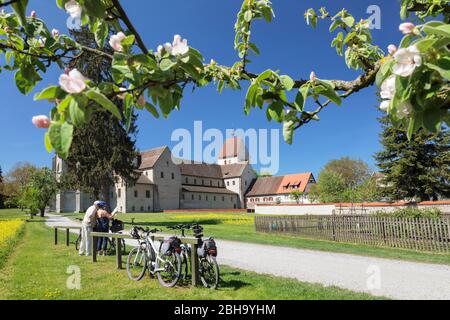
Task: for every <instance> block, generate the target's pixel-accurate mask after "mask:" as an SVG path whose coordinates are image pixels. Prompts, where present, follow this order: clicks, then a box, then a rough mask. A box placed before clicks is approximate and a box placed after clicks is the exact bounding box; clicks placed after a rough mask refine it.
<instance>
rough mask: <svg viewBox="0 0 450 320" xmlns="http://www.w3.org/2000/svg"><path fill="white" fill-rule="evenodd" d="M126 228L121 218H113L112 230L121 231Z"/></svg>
mask: <svg viewBox="0 0 450 320" xmlns="http://www.w3.org/2000/svg"><path fill="white" fill-rule="evenodd" d="M123 229H124V226H123V221H120V220H113V221H112V223H111V228H110V230H111V232H119V231H122V230H123Z"/></svg>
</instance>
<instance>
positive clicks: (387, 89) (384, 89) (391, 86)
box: [380, 75, 395, 100]
mask: <svg viewBox="0 0 450 320" xmlns="http://www.w3.org/2000/svg"><path fill="white" fill-rule="evenodd" d="M394 95H395V75H391V76H389V77H388V78H387V79H386V80H384V82H383V84H382V85H381V91H380V96H381V98H383V99H388V100H391V99H392V98H394Z"/></svg>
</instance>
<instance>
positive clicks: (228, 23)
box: [0, 0, 401, 174]
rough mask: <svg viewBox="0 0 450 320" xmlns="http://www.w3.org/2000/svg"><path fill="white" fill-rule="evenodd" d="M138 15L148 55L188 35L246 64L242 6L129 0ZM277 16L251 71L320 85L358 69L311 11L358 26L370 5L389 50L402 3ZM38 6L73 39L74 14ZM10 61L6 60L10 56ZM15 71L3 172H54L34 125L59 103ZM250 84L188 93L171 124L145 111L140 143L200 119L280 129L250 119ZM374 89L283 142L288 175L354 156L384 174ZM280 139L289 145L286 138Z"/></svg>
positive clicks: (320, 0) (53, 75)
mask: <svg viewBox="0 0 450 320" xmlns="http://www.w3.org/2000/svg"><path fill="white" fill-rule="evenodd" d="M122 2H123V4H124V7H125V8H126V10H127V12H128V14H129V16H130V17H131V19H132V20H133V22H134V23H135V26H136V28H137V29H138V30H139V31H140V33H141V35H142V37H143V39H144V41H145V43H146V44H147V46H148V47H149V48H156V47H157V45H158V44H161V43H164V42H167V41H171V40H172V38H173V35H174V34H181V35H182V36H183V37H184V38H187V39H188V41H189V44H190V45H192V46H193V47H195V48H197V49H199V50H200V51H201V52H202V53H203V55H204V57H205V59H206V61H209V60H210V59H211V58H214V59H215V60H216V61H218V62H219V63H221V64H226V65H230V64H232V63H233V62H234V61H236V59H237V55H236V52H235V51H234V49H233V40H234V29H233V26H234V22H235V17H236V13H237V12H238V10H239V7H240V5H241V1H240V0H227V1H217V0H216V1H211V0H190V1H185V0H171V1H167V0H152V1H148V0H128V1H122ZM274 2H275V4H274V10H275V13H276V18H275V19H274V21H273V22H272V23H271V24H267V23H265V22H263V21H260V22H257V23H256V24H255V27H254V29H253V41H254V42H255V43H256V44H257V45H258V46H259V48H260V49H261V55H260V56H258V57H252V58H253V59H252V60H253V63H252V64H251V65H250V66H249V68H248V69H249V70H251V71H253V72H260V71H263V70H265V69H267V68H271V69H273V70H280V71H281V72H282V73H285V74H289V75H291V76H292V77H293V78H307V77H308V75H309V73H310V72H311V70H314V71H315V72H316V74H317V75H318V77H319V78H323V79H344V80H352V79H353V78H355V77H356V76H357V75H358V73H355V72H354V71H351V70H349V69H348V68H347V67H346V65H345V62H344V61H343V59H342V58H341V57H339V56H337V55H336V53H335V50H334V49H333V48H331V47H330V42H331V40H332V35H330V34H329V33H328V24H326V23H325V24H320V26H319V28H318V29H317V30H312V29H311V28H309V27H307V26H306V24H305V21H304V18H303V14H304V12H305V11H306V9H307V8H309V7H314V8H320V7H321V6H326V7H327V8H328V9H329V11H330V12H332V13H333V12H336V11H338V10H340V9H342V8H343V7H345V8H347V9H348V10H349V11H350V12H351V13H353V14H354V15H355V17H356V18H357V19H359V18H367V17H368V16H369V14H367V13H366V10H367V8H368V6H370V5H378V6H380V8H381V14H382V17H381V24H382V28H381V30H374V31H373V35H374V38H375V43H377V44H378V45H380V46H381V47H382V48H385V47H387V45H389V44H390V43H398V42H399V40H400V39H401V34H400V33H399V32H398V25H399V23H400V18H399V1H398V0H358V1H356V0H355V1H348V0H347V1H344V0H315V1H313V0H302V1H298V0H283V1H277V0H275V1H274ZM31 9H34V10H36V11H37V14H38V16H39V17H42V18H43V19H44V20H45V21H46V22H47V23H48V26H49V28H50V29H51V28H58V29H60V30H61V32H67V28H66V27H65V21H66V17H67V16H66V15H65V13H64V12H62V11H60V10H59V9H57V8H56V6H55V4H54V0H45V1H42V0H30V5H29V11H31ZM1 59H4V58H3V57H2V58H1ZM59 74H60V70H57V69H53V70H51V71H50V72H49V73H48V74H47V75H45V77H44V81H43V82H41V83H40V84H39V85H38V86H37V88H36V90H39V89H42V88H44V87H46V86H47V85H49V84H56V83H57V79H58V76H59ZM13 79H14V77H13V74H11V73H8V72H5V71H4V72H2V73H1V74H0V93H1V97H2V104H3V106H2V107H1V109H0V110H1V111H0V116H1V119H2V124H1V126H0V147H1V148H0V150H1V154H0V165H1V167H2V168H3V171H7V170H9V169H10V168H11V167H12V166H13V165H14V163H16V162H18V161H29V162H32V163H34V164H36V165H39V166H45V165H50V163H51V162H50V159H51V155H49V154H47V152H46V151H45V149H44V146H43V136H44V132H45V131H43V130H38V129H36V128H34V127H33V125H32V124H31V117H32V116H33V115H36V114H48V112H49V110H50V109H51V106H50V105H49V104H48V103H46V102H34V101H33V94H34V93H32V94H30V95H28V96H23V95H21V94H20V93H19V91H18V90H17V88H16V87H15V84H14V80H13ZM245 92H246V85H245V86H244V90H242V91H224V92H223V93H222V94H218V92H217V91H216V89H215V87H214V86H210V87H207V88H201V89H197V90H196V91H195V92H194V93H191V90H186V94H185V99H184V100H183V102H182V107H181V111H175V112H174V113H172V114H171V115H170V116H169V118H168V119H167V120H166V119H162V118H161V119H158V120H156V119H154V118H152V117H151V116H150V115H149V114H147V113H143V112H141V113H140V114H139V120H138V126H139V133H138V136H137V145H138V147H139V148H140V149H142V150H144V149H149V148H152V147H156V146H160V145H169V146H173V144H174V143H172V142H171V141H170V137H171V134H172V131H173V130H175V129H177V128H186V129H188V130H190V131H193V127H194V121H196V120H202V121H203V128H204V129H208V128H217V129H220V130H225V129H232V128H243V129H249V128H255V129H272V128H280V125H279V124H277V123H274V122H272V123H269V122H267V120H266V117H265V112H264V111H260V110H259V109H254V110H252V112H251V114H250V115H249V116H245V115H244V111H243V103H244V97H245ZM377 104H378V103H377V98H376V90H375V88H369V89H367V90H364V91H363V92H360V93H357V94H355V95H353V96H352V97H350V98H349V99H347V100H345V101H344V103H343V105H342V106H341V107H337V106H334V105H333V106H330V107H329V108H328V109H327V110H325V111H324V112H323V113H322V115H321V121H320V122H317V123H311V124H309V125H308V126H306V127H304V128H301V129H300V130H298V131H297V132H296V134H295V138H294V143H293V144H292V145H287V144H285V143H284V142H283V141H280V171H279V172H278V173H279V174H286V173H294V172H302V171H312V172H314V173H315V174H317V173H318V172H319V171H320V169H321V168H322V167H323V166H324V165H325V164H326V163H327V162H328V161H329V160H331V159H335V158H339V157H342V156H350V157H354V158H358V159H362V160H364V161H366V162H368V163H369V164H370V165H371V166H372V168H374V169H375V164H374V161H373V158H372V156H373V154H374V153H375V152H376V151H378V150H380V145H379V137H378V135H379V132H380V125H379V124H378V121H377V117H378V116H380V115H381V114H380V112H379V111H378V110H377ZM280 139H282V138H281V137H280Z"/></svg>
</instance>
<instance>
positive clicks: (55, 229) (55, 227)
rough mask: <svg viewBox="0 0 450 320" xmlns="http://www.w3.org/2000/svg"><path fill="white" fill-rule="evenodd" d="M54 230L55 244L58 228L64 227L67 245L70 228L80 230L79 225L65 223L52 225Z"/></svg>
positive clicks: (67, 243) (67, 244) (56, 242)
mask: <svg viewBox="0 0 450 320" xmlns="http://www.w3.org/2000/svg"><path fill="white" fill-rule="evenodd" d="M53 229H54V231H55V245H57V244H58V229H66V246H69V232H70V230H71V229H72V230H73V229H76V230H81V226H67V225H64V226H63V225H57V226H53Z"/></svg>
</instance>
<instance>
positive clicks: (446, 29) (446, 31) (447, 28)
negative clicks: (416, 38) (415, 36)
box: [423, 24, 450, 38]
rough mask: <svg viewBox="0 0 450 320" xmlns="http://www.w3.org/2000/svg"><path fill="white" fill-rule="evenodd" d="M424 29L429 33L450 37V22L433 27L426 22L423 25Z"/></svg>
mask: <svg viewBox="0 0 450 320" xmlns="http://www.w3.org/2000/svg"><path fill="white" fill-rule="evenodd" d="M423 31H425V32H426V33H427V34H435V35H438V36H443V37H446V38H450V25H449V24H445V25H441V26H439V27H432V26H430V25H429V24H426V25H424V27H423Z"/></svg>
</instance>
